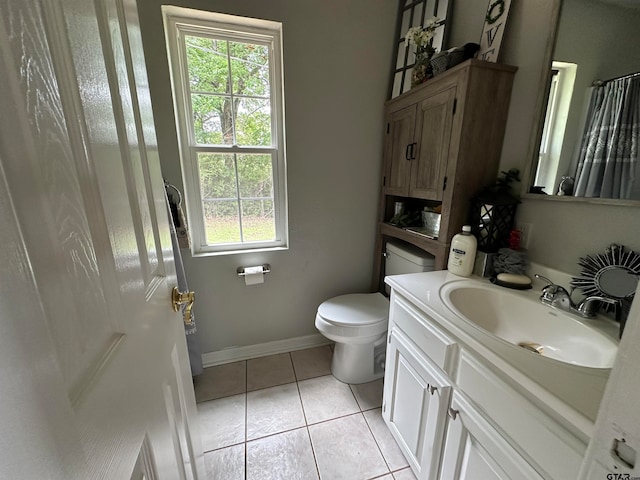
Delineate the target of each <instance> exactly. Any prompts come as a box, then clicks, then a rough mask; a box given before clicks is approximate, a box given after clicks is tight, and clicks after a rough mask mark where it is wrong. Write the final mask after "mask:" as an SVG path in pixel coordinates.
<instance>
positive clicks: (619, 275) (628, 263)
mask: <svg viewBox="0 0 640 480" xmlns="http://www.w3.org/2000/svg"><path fill="white" fill-rule="evenodd" d="M578 264H579V265H580V266H581V267H582V272H581V274H580V276H579V277H574V278H573V280H572V281H571V286H573V287H577V288H579V289H580V290H582V291H583V293H584V294H585V295H586V296H591V295H602V296H605V297H610V298H617V299H630V298H631V297H633V295H634V294H635V291H636V287H637V285H638V276H639V275H640V255H638V254H637V253H635V252H634V251H633V250H626V249H625V247H624V246H623V245H616V244H615V243H614V244H612V245H611V246H610V247H609V248H607V249H606V250H605V252H604V254H597V255H587V256H586V257H584V258H581V259H580V261H579V262H578Z"/></svg>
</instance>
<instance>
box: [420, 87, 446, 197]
mask: <svg viewBox="0 0 640 480" xmlns="http://www.w3.org/2000/svg"><path fill="white" fill-rule="evenodd" d="M455 101H456V88H455V87H452V88H449V89H447V90H445V91H442V92H439V93H437V94H435V95H431V96H430V97H428V98H426V99H424V100H422V101H421V102H420V103H419V105H418V118H417V122H416V137H417V146H416V149H417V153H416V155H415V157H416V158H415V159H413V160H412V161H411V183H410V188H409V196H411V197H416V198H425V199H430V200H442V196H443V192H444V189H445V174H446V171H447V161H448V159H449V144H450V141H451V125H452V122H453V114H454V108H455Z"/></svg>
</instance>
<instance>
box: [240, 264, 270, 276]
mask: <svg viewBox="0 0 640 480" xmlns="http://www.w3.org/2000/svg"><path fill="white" fill-rule="evenodd" d="M236 273H237V274H238V276H239V277H244V276H245V275H246V273H245V271H244V267H238V268H237V269H236ZM262 273H264V274H266V273H271V265H269V264H268V263H263V264H262Z"/></svg>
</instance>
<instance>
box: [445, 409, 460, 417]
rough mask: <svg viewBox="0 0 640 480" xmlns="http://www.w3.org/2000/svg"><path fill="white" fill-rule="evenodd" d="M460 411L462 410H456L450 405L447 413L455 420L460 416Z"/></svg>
mask: <svg viewBox="0 0 640 480" xmlns="http://www.w3.org/2000/svg"><path fill="white" fill-rule="evenodd" d="M459 413H460V412H459V411H458V410H455V409H453V408H451V407H449V410H448V411H447V415H449V418H450V419H451V420H455V419H456V418H457V417H458V414H459Z"/></svg>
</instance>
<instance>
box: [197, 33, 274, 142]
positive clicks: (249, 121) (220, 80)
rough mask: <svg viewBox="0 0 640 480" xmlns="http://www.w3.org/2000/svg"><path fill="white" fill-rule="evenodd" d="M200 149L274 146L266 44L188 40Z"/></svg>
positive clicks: (199, 38)
mask: <svg viewBox="0 0 640 480" xmlns="http://www.w3.org/2000/svg"><path fill="white" fill-rule="evenodd" d="M185 46H186V52H187V70H188V72H189V86H190V91H191V110H192V115H193V132H194V137H195V138H194V139H195V142H196V144H198V145H241V146H272V145H273V144H274V140H273V135H272V131H271V130H272V129H271V123H272V116H273V112H272V105H271V85H270V78H269V72H270V61H271V60H270V54H269V47H268V46H266V45H260V44H253V43H249V42H239V41H226V40H223V39H216V38H210V37H198V36H193V35H187V36H185Z"/></svg>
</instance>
